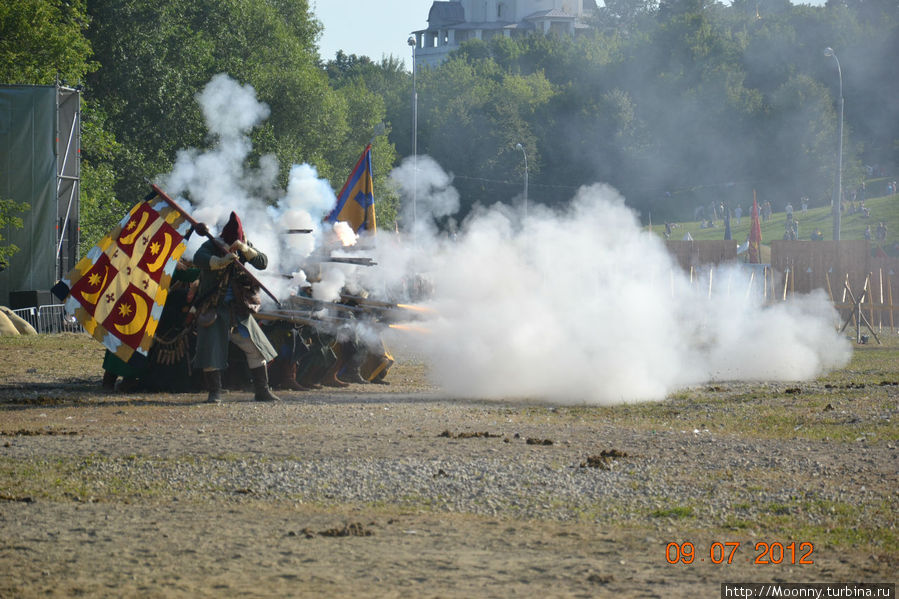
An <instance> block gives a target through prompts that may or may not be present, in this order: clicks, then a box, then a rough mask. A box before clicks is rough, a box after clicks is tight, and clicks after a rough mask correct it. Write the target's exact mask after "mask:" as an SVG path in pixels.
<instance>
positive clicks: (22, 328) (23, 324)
mask: <svg viewBox="0 0 899 599" xmlns="http://www.w3.org/2000/svg"><path fill="white" fill-rule="evenodd" d="M0 313H2V314H6V317H7V318H9V320H10V322H12V324H13V326H14V327H16V330H17V331H19V334H20V335H37V331H35V330H34V327H33V326H31V323H30V322H28V321H27V320H25V319H24V318H22V317H21V316H19V315H18V314H16V313H15V312H13V311H12V310H11V309H10V308H7V307H6V306H0Z"/></svg>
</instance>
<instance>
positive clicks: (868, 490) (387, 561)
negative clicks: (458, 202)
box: [0, 347, 899, 597]
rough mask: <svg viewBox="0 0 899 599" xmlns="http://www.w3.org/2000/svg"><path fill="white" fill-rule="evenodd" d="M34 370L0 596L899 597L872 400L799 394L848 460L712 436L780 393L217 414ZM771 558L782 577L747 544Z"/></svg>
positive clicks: (8, 463)
mask: <svg viewBox="0 0 899 599" xmlns="http://www.w3.org/2000/svg"><path fill="white" fill-rule="evenodd" d="M5 349H6V348H5V347H2V348H0V351H3V350H5ZM38 355H40V352H37V353H35V356H38ZM97 363H99V362H97ZM0 368H2V367H0ZM43 368H44V366H43V365H37V366H32V367H31V369H30V370H29V369H28V368H26V369H25V370H20V371H19V374H17V375H14V374H9V373H4V372H3V371H2V369H0V375H2V376H4V377H5V378H4V379H3V381H4V383H5V384H2V385H0V418H2V420H0V597H36V596H60V597H61V596H73V595H79V594H80V595H86V596H116V597H117V596H160V597H161V596H166V597H168V596H208V597H221V596H235V595H243V596H259V597H275V596H349V595H353V596H371V597H382V596H384V597H394V596H403V597H409V596H411V597H471V596H493V597H511V596H516V595H521V594H527V595H537V594H541V595H544V596H552V597H594V596H626V597H630V596H634V597H687V596H695V595H697V593H698V594H699V595H700V596H718V593H719V584H720V583H721V582H724V581H758V582H770V581H781V582H826V581H857V582H895V581H896V576H895V572H896V571H897V566H899V552H897V550H896V546H897V536H896V513H897V507H899V489H897V486H896V480H897V476H896V475H897V471H899V468H897V457H899V456H897V449H896V441H895V439H896V428H895V425H893V424H891V422H892V421H893V420H895V417H896V414H897V412H899V407H897V401H896V399H895V396H896V392H895V389H896V385H895V384H893V383H892V381H887V383H889V384H886V385H881V386H879V387H877V388H876V389H874V388H872V387H870V386H869V387H867V388H863V389H862V390H861V392H860V395H865V396H866V397H867V396H874V395H875V393H876V398H875V400H874V401H867V400H864V401H863V400H860V399H859V400H856V399H854V398H855V397H856V395H855V394H854V391H852V390H847V386H846V385H843V386H838V387H835V386H828V385H825V383H823V382H813V383H804V384H803V387H802V390H803V391H804V392H805V394H806V396H807V397H808V396H810V395H812V394H814V396H815V397H818V396H820V395H821V394H824V395H823V396H824V398H825V401H826V402H827V403H826V406H825V408H823V410H822V409H821V408H818V407H814V408H813V410H812V412H811V413H812V415H813V416H814V417H815V418H818V417H819V416H822V415H823V414H824V413H825V412H826V415H827V417H828V418H831V417H832V419H836V420H837V421H838V422H843V421H845V422H846V423H847V426H849V425H851V426H852V427H854V428H853V430H855V429H858V427H859V426H861V429H859V430H862V432H860V433H858V436H857V437H856V436H854V435H855V433H853V436H852V438H851V439H849V440H847V439H844V438H841V439H831V438H827V437H826V436H823V437H820V438H819V436H818V435H813V434H805V435H804V434H803V431H802V430H801V429H797V433H796V434H792V435H789V436H788V437H784V438H780V437H779V436H777V435H769V434H766V433H765V432H764V431H759V434H757V435H756V434H747V432H746V430H745V428H742V427H740V426H738V425H737V424H736V422H735V421H734V422H733V425H731V424H729V423H731V422H732V421H731V420H730V418H731V415H730V412H728V410H736V409H737V408H738V407H739V406H740V405H741V404H746V403H747V402H750V403H752V402H755V403H753V405H752V406H751V407H750V409H752V410H755V409H758V410H762V409H767V407H768V404H769V403H773V404H778V403H782V404H790V402H792V403H793V404H800V403H802V402H805V403H809V405H812V402H810V400H808V399H803V398H797V397H795V395H796V393H798V392H797V391H795V389H796V388H795V387H790V386H789V385H782V384H780V385H775V384H770V383H767V384H766V383H763V384H749V383H728V384H722V385H718V386H716V387H714V388H710V389H705V390H700V391H702V392H701V394H700V395H701V399H702V400H701V401H699V402H697V401H696V400H695V397H694V396H691V398H690V399H689V400H683V399H682V400H678V399H676V398H675V399H672V400H668V401H667V402H663V403H662V404H659V405H658V406H657V407H654V408H652V409H651V410H648V411H647V412H646V415H644V416H641V415H640V414H642V413H641V412H639V408H633V410H636V411H637V412H636V413H637V415H636V416H631V415H630V413H628V412H627V409H626V408H624V407H622V408H620V409H616V408H592V407H586V406H574V407H560V406H550V405H542V404H523V403H513V402H489V403H488V402H476V401H461V400H454V399H453V398H448V397H445V396H443V395H441V394H440V393H439V391H437V390H435V389H433V388H431V387H429V386H428V385H427V383H426V382H425V379H424V378H423V374H424V369H423V367H422V366H421V365H419V364H416V363H414V362H413V363H408V364H403V363H400V364H398V365H397V366H396V367H395V369H394V370H392V371H391V376H390V377H389V379H390V380H391V381H392V383H393V384H392V385H391V386H389V387H374V386H370V385H364V386H363V385H353V386H351V387H350V388H348V389H345V390H337V391H330V392H321V391H312V392H303V393H282V396H283V399H284V400H283V401H282V402H280V403H277V404H257V403H254V402H252V401H250V400H251V396H250V394H248V393H239V392H232V393H230V394H229V395H228V396H227V397H226V401H225V403H224V404H223V405H221V406H215V405H206V404H203V403H201V401H202V399H203V396H202V395H199V394H195V395H191V394H185V395H167V394H155V395H118V394H117V395H104V394H100V393H98V392H97V387H98V386H99V373H97V374H96V376H94V377H87V378H82V379H68V380H66V381H63V382H59V381H53V380H49V381H48V380H47V377H46V375H45V374H43V370H42V369H43ZM697 393H699V392H698V391H697ZM828 394H829V395H828ZM748 398H757V399H748ZM756 404H757V407H756ZM816 405H817V404H816ZM827 406H830V407H827ZM834 406H836V408H834ZM734 413H735V414H736V412H734ZM622 414H624V415H622ZM822 417H823V416H822ZM869 424H870V426H868V425H869ZM866 427H867V428H870V429H871V431H877V432H871V433H867V432H865V431H864V430H863V429H865V428H866ZM685 542H691V543H692V544H693V546H694V548H695V557H696V558H695V560H694V561H693V562H692V563H689V564H687V563H683V561H681V562H679V563H676V564H670V563H669V562H668V559H666V555H668V556H671V555H673V554H672V553H670V551H672V549H671V548H670V547H669V543H677V544H682V543H685ZM737 542H738V543H740V545H739V547H738V548H737V550H736V552H735V555H734V560H733V562H732V563H730V564H728V563H723V564H715V563H713V561H718V558H720V554H717V555H716V554H714V553H713V544H714V543H722V544H723V543H737ZM775 542H778V543H781V544H782V545H783V546H785V547H788V546H789V544H790V543H795V555H793V554H789V555H788V556H787V557H786V558H785V559H783V560H780V559H779V558H778V556H773V557H775V558H778V559H771V558H772V555H771V554H767V555H765V554H764V546H759V545H757V544H758V543H763V544H765V545H771V544H773V543H775ZM803 543H806V544H810V545H802V544H803ZM728 547H730V546H728ZM809 549H811V553H809V554H807V555H806V556H805V559H804V560H803V559H801V558H802V557H803V554H806V552H807V551H808V550H809ZM666 550H668V551H669V553H667V554H666ZM675 551H676V548H675ZM760 554H762V555H761V557H760ZM675 557H676V555H675ZM759 558H760V559H761V561H762V562H764V561H766V560H767V561H779V562H780V563H776V564H772V563H767V564H765V563H756V562H757V561H758V560H759ZM800 561H811V562H813V563H799V562H800Z"/></svg>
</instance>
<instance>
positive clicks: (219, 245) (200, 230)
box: [150, 183, 281, 306]
mask: <svg viewBox="0 0 899 599" xmlns="http://www.w3.org/2000/svg"><path fill="white" fill-rule="evenodd" d="M150 187H152V188H153V191H154V192H155V193H156V195H158V196H159V197H160V198H162V199H163V201H165V203H166V204H168V205H169V206H171V207H172V209H173V210H177V211H178V212H180V213H181V215H182V216H184V218H185V220H187V222H189V223H190V225H191V226H192V227H193V228H194V231H197V232H198V233H200V234H202V235H204V236H205V237H208V238H209V239H211V240H212V242H213V243H214V244H215V247H217V248H218V249H219V250H221V251H223V252H225V253H226V254H230V253H231V252H230V250H229V248H228V246H226V245H225V242H224V241H222V240H221V239H219V238H218V237H215V236H214V235H213V234H212V233H210V232H209V229H208V228H207V227H206V225H204V224H202V223H200V222H198V221H196V220H194V218H193V217H192V216H191V215H190V214H188V213H187V211H186V210H184V209H183V208H181V206H179V205H178V204H176V203H175V200H173V199H172V198H170V197H169V196H168V194H167V193H166V192H164V191H162V189H161V188H160V187H159V186H158V185H156V184H155V183H150ZM234 264H236V265H237V266H238V268H240V269H241V270H242V271H243V272H244V274H246V275H247V276H248V277H249V278H250V280H251V281H252V282H253V283H254V284H255V285H258V286H259V288H260V289H262V290H263V291H264V292H265V293H266V295H268V296H269V297H270V298H272V299H273V300H275V303H276V304H278V305H279V306H280V305H281V302H280V301H279V300H278V298H277V297H275V294H274V293H272V292H271V291H269V290H268V288H267V287H266V286H265V285H263V284H262V283H260V282H259V279H257V278H256V277H255V276H254V275H253V273H251V272H250V271H249V270H247V267H246V265H244V264H243V263H242V262H241V261H240V260H235V261H234Z"/></svg>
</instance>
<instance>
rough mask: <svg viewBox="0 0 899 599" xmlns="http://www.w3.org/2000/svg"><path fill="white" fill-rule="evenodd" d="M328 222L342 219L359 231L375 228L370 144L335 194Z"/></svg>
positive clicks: (369, 230)
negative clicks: (334, 201) (338, 191)
mask: <svg viewBox="0 0 899 599" xmlns="http://www.w3.org/2000/svg"><path fill="white" fill-rule="evenodd" d="M327 221H328V222H329V223H336V222H338V221H343V222H346V223H347V224H349V225H350V226H351V227H352V228H353V231H355V232H356V233H359V232H361V231H363V230H364V231H368V232H369V233H374V232H375V231H376V230H377V225H376V224H375V184H374V180H373V179H372V174H371V144H369V145H367V146H366V147H365V151H363V152H362V156H360V157H359V162H357V163H356V166H355V167H354V168H353V172H351V173H350V176H349V178H347V180H346V183H344V184H343V189H341V190H340V193H339V194H337V205H336V206H335V207H334V210H332V211H331V214H329V215H328V218H327Z"/></svg>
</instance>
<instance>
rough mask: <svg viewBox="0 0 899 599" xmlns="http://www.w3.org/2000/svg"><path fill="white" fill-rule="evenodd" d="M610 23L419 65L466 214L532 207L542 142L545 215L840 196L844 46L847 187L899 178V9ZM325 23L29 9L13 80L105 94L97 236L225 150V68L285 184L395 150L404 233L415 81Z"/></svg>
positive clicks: (709, 13) (140, 4) (678, 214)
mask: <svg viewBox="0 0 899 599" xmlns="http://www.w3.org/2000/svg"><path fill="white" fill-rule="evenodd" d="M423 17H424V16H423ZM590 24H591V25H592V27H591V29H590V30H589V31H587V32H586V33H584V34H579V35H577V36H575V37H573V38H572V37H566V36H561V37H556V36H548V37H544V36H538V35H528V36H523V37H517V38H507V37H496V38H493V39H490V40H485V41H481V40H471V41H469V42H466V43H465V44H463V45H462V47H461V48H460V49H459V50H457V51H456V52H454V53H453V54H452V55H451V57H450V59H449V60H448V61H446V62H445V63H444V64H442V65H440V66H439V67H436V68H433V69H422V70H420V71H418V72H417V74H416V89H417V92H418V121H417V122H418V126H417V128H416V131H415V135H416V138H417V143H418V152H419V154H428V155H430V156H432V157H433V158H434V159H435V160H436V161H437V162H438V163H439V164H440V165H441V166H442V167H443V168H444V169H445V170H446V171H448V172H450V173H452V174H453V175H454V185H455V186H456V187H457V188H458V189H459V190H460V192H461V196H462V201H463V215H464V213H465V212H467V211H468V210H470V209H471V208H472V207H473V206H475V205H478V204H491V203H493V202H496V201H502V202H515V201H516V199H520V196H521V191H522V190H521V187H522V185H521V184H522V178H523V175H524V163H523V160H522V159H523V156H522V150H523V151H524V153H525V155H526V157H527V161H528V177H529V184H530V185H529V196H530V198H529V199H530V201H531V202H540V203H543V204H547V205H551V206H554V205H559V204H561V203H563V202H565V201H567V200H568V199H569V198H570V197H571V196H572V195H573V192H574V190H575V189H576V188H577V187H579V186H581V185H584V184H590V183H593V182H597V181H602V182H607V183H610V184H612V185H613V186H615V187H616V188H618V189H620V190H621V191H622V192H623V194H624V195H625V197H626V198H627V202H628V203H629V204H631V205H632V206H633V207H634V208H635V209H636V210H638V211H639V212H640V213H641V214H642V215H643V217H644V219H645V218H646V217H647V216H648V215H649V214H650V213H651V214H652V218H653V219H654V220H656V222H661V221H662V220H663V219H672V220H678V219H680V220H683V219H685V218H688V217H690V216H691V215H692V213H693V207H694V206H695V205H697V204H707V203H708V202H710V201H715V202H722V201H723V202H725V203H743V204H744V205H745V204H746V203H747V198H750V199H749V200H748V201H749V202H751V194H752V190H757V191H758V193H759V195H760V197H761V196H764V197H765V198H766V199H767V200H769V201H771V202H772V203H773V204H774V205H779V204H783V203H786V202H787V201H792V202H793V203H794V204H795V203H796V201H797V199H798V198H799V197H803V196H805V197H809V198H810V199H811V203H812V205H823V204H824V203H828V202H830V197H831V191H832V187H833V182H834V177H833V174H834V172H835V162H836V147H837V137H836V136H837V131H838V126H839V87H840V85H839V84H840V79H839V77H838V72H837V69H836V60H835V59H834V57H831V56H825V55H824V49H825V48H826V47H831V48H833V49H834V52H835V54H836V56H837V57H838V60H839V63H840V65H841V67H842V69H841V74H842V90H843V97H844V99H845V121H844V144H843V182H844V185H845V186H846V187H847V188H849V187H854V186H859V185H861V183H862V181H863V180H864V177H865V174H866V170H865V167H866V166H881V167H884V168H887V169H890V168H894V167H895V165H896V164H899V102H897V101H896V98H899V77H897V76H896V75H897V71H896V67H895V64H896V63H895V57H896V56H899V1H897V0H830V1H829V2H828V4H827V5H826V6H822V7H812V6H807V5H797V6H793V5H792V4H790V3H789V2H788V1H787V0H752V1H751V2H750V1H749V0H734V1H733V3H732V4H730V5H724V4H721V3H717V2H709V1H708V0H670V1H668V2H664V3H662V4H661V5H660V4H658V3H656V2H655V0H612V1H608V2H606V3H605V6H604V7H602V8H601V9H599V11H598V12H597V14H595V15H594V16H593V17H592V18H591V22H590ZM321 31H322V25H321V24H320V23H319V22H318V21H317V20H316V18H315V15H314V14H313V13H312V12H311V10H310V6H309V3H308V1H307V0H152V1H151V0H9V1H8V2H5V3H3V6H0V81H2V82H4V83H23V84H52V83H53V82H55V81H61V82H63V83H65V84H67V85H83V86H84V87H83V89H84V92H83V126H82V144H83V150H82V185H81V205H82V215H81V226H82V237H83V239H84V243H85V244H91V245H92V243H93V242H94V241H96V239H98V238H99V237H100V236H102V235H103V234H104V233H105V232H106V231H108V229H109V227H110V226H111V224H112V223H114V222H115V221H117V220H118V219H119V218H120V217H121V215H122V214H123V213H124V212H125V211H126V210H128V209H129V208H130V206H131V205H133V203H134V202H135V201H136V200H137V199H139V198H140V197H143V195H145V193H146V184H145V180H146V179H148V178H152V177H154V176H156V175H158V174H160V173H165V172H168V171H169V170H170V169H171V167H172V164H173V162H174V159H175V156H176V153H177V152H178V151H179V150H181V149H184V148H204V147H208V145H209V144H211V143H214V140H211V139H209V138H208V136H207V131H206V130H205V125H204V122H203V118H202V115H201V112H200V108H199V106H198V104H197V102H196V100H195V96H196V94H197V93H198V92H199V91H200V90H202V88H203V86H204V85H205V84H206V83H207V82H208V81H209V80H210V79H211V78H212V77H213V76H214V75H215V74H217V73H222V72H224V73H228V74H229V75H230V76H231V77H232V78H234V79H236V80H238V81H240V82H241V83H248V84H251V85H252V86H253V87H254V88H255V90H256V92H257V96H258V98H259V100H260V101H262V102H264V103H266V104H268V106H269V107H270V109H271V115H270V117H269V118H268V119H267V120H266V122H265V123H264V124H263V125H262V126H260V127H259V128H257V129H256V130H254V131H253V132H252V142H253V146H254V153H253V155H252V156H251V158H250V160H258V159H259V158H260V157H262V156H264V155H269V154H273V155H275V156H276V157H277V159H278V163H279V165H280V168H281V173H280V174H281V181H282V183H283V182H285V181H286V177H287V173H288V171H289V168H290V166H291V165H292V164H299V163H304V162H306V163H309V164H312V165H313V166H315V167H316V168H317V169H318V172H319V174H320V176H322V177H324V178H327V179H329V180H330V181H331V182H332V184H333V185H334V186H335V187H337V188H339V187H340V185H341V184H342V182H343V180H344V178H345V177H346V176H347V174H348V172H349V170H350V169H351V168H352V166H353V164H355V161H356V159H357V158H358V156H359V154H360V152H361V151H362V149H363V148H364V147H365V145H366V144H367V143H368V142H369V141H372V140H373V147H374V152H373V158H374V172H375V177H376V181H375V189H376V198H377V204H376V207H377V210H378V217H379V220H380V221H381V223H382V225H385V226H388V227H389V226H391V225H392V224H393V222H394V220H395V219H396V218H397V214H398V208H399V198H398V196H397V192H396V191H395V190H393V189H392V188H391V186H390V185H389V182H388V181H387V175H388V173H389V172H390V170H391V169H392V168H393V167H394V166H395V165H396V164H398V162H399V160H400V159H401V158H402V157H405V156H409V155H411V154H412V137H413V131H412V118H411V112H412V106H411V103H412V99H411V97H412V75H411V73H410V72H409V70H408V69H407V67H406V65H405V64H404V63H403V62H402V61H401V60H400V59H398V58H396V57H386V58H382V59H380V60H379V61H375V60H372V59H371V58H369V57H365V56H356V55H352V54H349V55H348V54H346V53H344V52H338V53H337V55H336V56H334V57H332V58H325V57H322V56H320V55H319V51H318V47H317V45H316V44H317V39H318V37H319V35H320V34H321ZM517 144H521V148H520V149H519V148H518V147H517ZM400 225H401V226H402V223H400ZM87 247H90V245H88V246H87Z"/></svg>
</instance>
